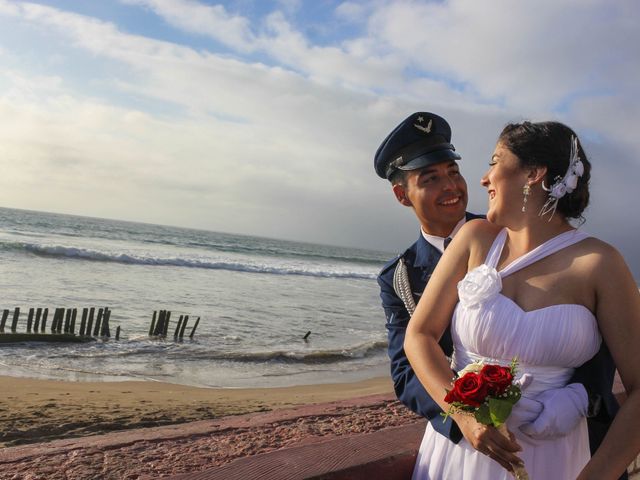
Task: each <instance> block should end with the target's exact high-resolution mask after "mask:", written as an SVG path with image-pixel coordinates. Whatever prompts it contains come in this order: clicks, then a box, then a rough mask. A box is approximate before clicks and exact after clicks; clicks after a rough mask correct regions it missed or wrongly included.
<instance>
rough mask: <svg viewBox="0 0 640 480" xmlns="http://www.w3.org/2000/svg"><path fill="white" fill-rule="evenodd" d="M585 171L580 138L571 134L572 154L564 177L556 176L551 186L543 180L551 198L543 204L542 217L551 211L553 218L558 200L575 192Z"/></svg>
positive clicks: (543, 185) (544, 187) (544, 188)
mask: <svg viewBox="0 0 640 480" xmlns="http://www.w3.org/2000/svg"><path fill="white" fill-rule="evenodd" d="M583 173H584V165H583V164H582V160H580V156H579V155H578V138H577V137H576V136H575V135H571V154H570V155H569V168H567V173H565V174H564V177H560V176H557V177H556V178H555V180H556V183H554V184H553V185H551V186H550V187H546V186H545V184H544V181H543V182H542V189H543V190H544V191H546V192H549V198H548V199H547V201H546V202H545V204H544V205H543V206H542V209H541V210H540V213H539V215H540V216H541V217H542V216H544V215H546V214H547V213H551V216H550V217H549V221H551V219H552V218H553V215H554V214H555V213H556V208H557V207H558V201H559V200H560V199H561V198H562V197H564V196H565V195H566V194H568V193H571V192H573V191H574V190H575V189H576V187H577V186H578V179H579V178H580V177H581V176H582V174H583Z"/></svg>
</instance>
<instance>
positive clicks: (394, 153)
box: [373, 112, 462, 179]
mask: <svg viewBox="0 0 640 480" xmlns="http://www.w3.org/2000/svg"><path fill="white" fill-rule="evenodd" d="M450 142H451V127H450V126H449V124H448V123H447V121H446V120H445V119H444V118H442V117H440V116H438V115H435V114H433V113H428V112H416V113H414V114H412V115H410V116H409V117H407V118H406V119H405V120H403V121H402V123H400V125H398V126H397V127H396V128H394V129H393V131H392V132H391V133H390V134H389V135H388V136H387V138H385V139H384V141H383V142H382V144H381V145H380V147H378V151H377V152H376V154H375V157H374V159H373V166H374V168H375V170H376V173H377V174H378V176H380V177H382V178H387V179H388V178H390V177H391V175H393V173H394V172H396V171H397V170H416V169H418V168H423V167H426V166H428V165H433V164H435V163H441V162H446V161H448V160H460V159H461V158H462V157H461V156H460V155H459V154H458V153H456V149H455V148H454V146H453V145H451V143H450Z"/></svg>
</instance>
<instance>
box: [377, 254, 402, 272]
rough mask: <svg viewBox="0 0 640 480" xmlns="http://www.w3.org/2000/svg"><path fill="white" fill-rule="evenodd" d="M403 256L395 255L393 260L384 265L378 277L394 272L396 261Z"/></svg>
mask: <svg viewBox="0 0 640 480" xmlns="http://www.w3.org/2000/svg"><path fill="white" fill-rule="evenodd" d="M405 253H406V252H405ZM403 256H404V253H401V254H400V255H396V256H395V257H394V258H393V259H391V260H389V261H388V262H387V263H385V264H384V266H383V267H382V269H381V270H380V273H379V274H378V275H384V274H385V273H386V272H388V271H389V270H394V269H395V268H396V265H397V264H398V260H400V259H401V258H402V257H403Z"/></svg>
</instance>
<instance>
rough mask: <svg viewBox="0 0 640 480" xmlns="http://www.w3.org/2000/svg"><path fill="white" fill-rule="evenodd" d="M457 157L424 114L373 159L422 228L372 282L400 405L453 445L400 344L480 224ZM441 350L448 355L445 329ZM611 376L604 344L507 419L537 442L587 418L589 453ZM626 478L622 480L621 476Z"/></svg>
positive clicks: (450, 425)
mask: <svg viewBox="0 0 640 480" xmlns="http://www.w3.org/2000/svg"><path fill="white" fill-rule="evenodd" d="M461 158H462V157H461V156H460V155H459V154H458V153H457V152H456V150H455V148H454V146H453V145H452V144H451V128H450V126H449V124H448V123H447V121H446V120H445V119H444V118H442V117H440V116H438V115H435V114H433V113H428V112H417V113H414V114H412V115H410V116H409V117H407V118H406V119H405V120H404V121H402V122H401V123H400V124H399V125H398V126H397V127H396V128H395V129H394V130H393V131H392V132H391V133H390V134H389V135H388V136H387V138H385V140H384V141H383V142H382V144H381V145H380V147H379V148H378V150H377V151H376V154H375V157H374V168H375V171H376V173H377V174H378V176H380V177H381V178H385V179H387V180H389V181H390V182H391V185H392V190H393V193H394V195H395V197H396V199H397V200H398V202H400V203H401V204H402V205H404V206H407V207H411V208H412V209H413V210H414V213H415V215H416V217H417V219H418V222H419V223H420V230H421V231H420V235H419V237H418V240H417V241H416V242H415V243H414V244H413V245H411V246H410V247H409V248H408V249H407V250H406V251H405V252H404V253H403V254H401V255H399V256H398V257H396V258H395V259H393V260H392V261H391V262H389V263H388V264H387V265H385V266H384V267H383V269H382V271H381V272H380V275H379V276H378V284H379V285H380V297H381V298H382V306H383V308H384V311H385V314H386V317H387V323H386V328H387V334H388V341H389V346H388V353H389V358H390V360H391V376H392V378H393V383H394V389H395V392H396V395H397V397H398V399H399V400H400V401H401V402H402V403H403V404H404V405H406V406H407V407H408V408H410V409H411V410H412V411H414V412H415V413H417V414H418V415H420V416H422V417H425V418H427V419H428V420H429V421H431V424H432V426H433V428H434V429H435V430H436V431H438V432H439V433H441V434H442V435H445V436H446V437H448V438H449V439H451V440H452V441H453V442H456V443H457V442H459V441H460V439H461V438H462V434H461V432H460V430H459V429H458V427H457V426H456V424H455V422H454V421H453V420H452V418H451V417H448V418H447V420H446V421H444V422H443V420H442V417H441V416H440V413H441V411H442V410H441V409H440V407H439V406H438V404H437V403H436V402H435V401H433V399H432V398H431V397H430V396H429V394H428V393H427V392H426V390H425V389H424V387H423V386H422V384H421V383H420V381H419V380H418V378H417V376H416V375H415V373H414V372H413V369H412V368H411V365H410V364H409V361H408V360H407V357H406V355H405V352H404V347H403V344H404V337H405V332H406V328H407V324H408V323H409V319H410V316H411V313H413V309H414V308H415V304H416V303H417V302H418V300H419V298H420V295H421V294H422V292H423V291H424V288H425V286H426V284H427V282H428V281H429V277H430V276H431V274H432V273H433V270H434V269H435V267H436V265H437V263H438V261H439V260H440V257H441V255H442V253H443V251H444V249H445V248H446V246H447V245H448V242H449V241H450V240H451V238H452V237H453V236H454V235H455V234H456V232H457V231H458V230H459V229H460V227H461V226H462V225H463V224H464V223H465V222H466V221H468V220H471V219H474V218H481V216H479V215H474V214H471V213H469V212H466V207H467V200H468V196H467V184H466V182H465V180H464V178H463V176H462V174H461V173H460V169H459V166H458V163H457V162H458V161H459V160H461ZM440 346H441V347H442V349H443V350H444V352H445V354H446V355H451V353H452V350H453V345H452V341H451V334H450V331H449V329H447V331H445V333H444V334H443V336H442V339H441V340H440ZM614 371H615V367H614V364H613V361H612V359H611V355H610V354H609V351H608V349H607V347H606V345H604V343H603V344H602V348H601V349H600V352H598V354H597V355H596V356H595V357H594V358H593V359H591V360H590V361H589V362H587V363H586V364H584V365H583V366H581V367H580V368H578V369H576V371H575V374H574V376H573V378H572V379H571V381H570V384H569V385H567V386H566V387H564V388H559V389H555V390H549V391H547V392H545V393H544V397H543V398H541V397H538V398H537V399H536V400H530V399H526V398H524V397H523V398H522V399H521V400H520V402H519V408H517V409H514V412H513V415H518V416H519V418H518V421H519V422H520V423H521V424H522V425H523V427H522V428H523V430H524V431H525V432H526V433H527V434H528V435H530V436H532V437H533V438H540V439H543V438H550V437H554V436H559V435H563V434H564V433H565V432H568V431H570V430H571V429H573V428H574V427H575V426H576V424H577V423H578V421H579V420H580V419H581V418H582V417H583V416H587V418H588V420H589V422H588V423H589V439H590V444H591V451H592V453H593V452H594V451H595V450H596V448H597V447H598V446H599V445H600V443H601V441H602V438H603V437H604V435H605V433H606V431H607V429H608V427H609V425H610V423H611V420H612V419H613V416H614V415H615V412H616V411H617V408H618V405H617V402H616V400H615V398H614V397H613V395H612V393H611V388H612V383H613V374H614ZM625 478H627V477H626V474H625V475H623V476H622V477H621V479H625Z"/></svg>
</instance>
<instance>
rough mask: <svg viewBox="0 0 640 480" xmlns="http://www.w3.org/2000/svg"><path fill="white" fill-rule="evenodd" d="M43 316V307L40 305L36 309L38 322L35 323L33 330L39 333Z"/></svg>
mask: <svg viewBox="0 0 640 480" xmlns="http://www.w3.org/2000/svg"><path fill="white" fill-rule="evenodd" d="M41 316H42V308H41V307H38V308H37V309H36V322H35V323H34V324H33V331H34V332H35V333H38V331H39V330H40V317H41Z"/></svg>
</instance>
